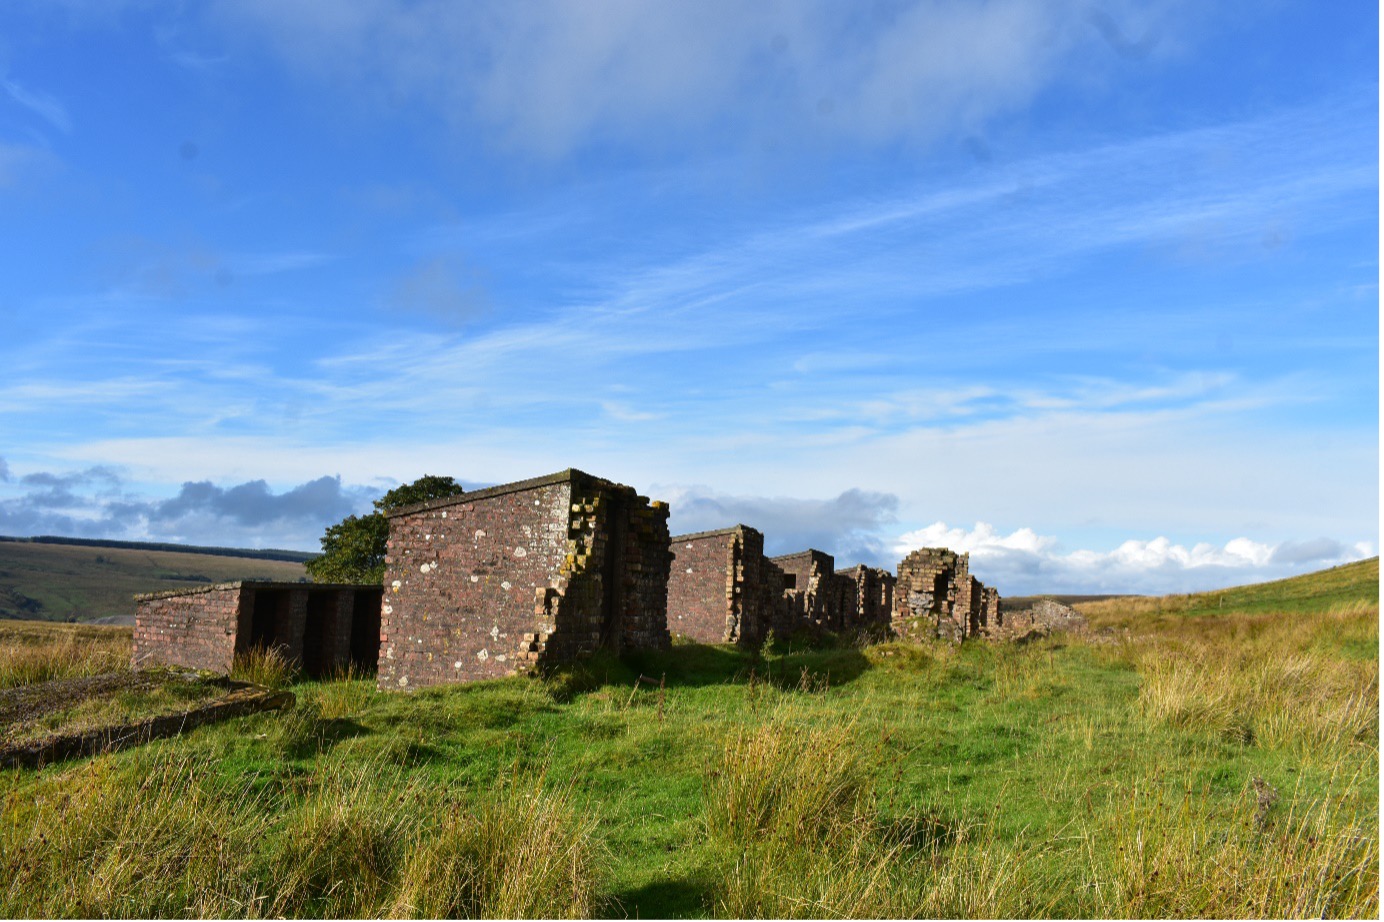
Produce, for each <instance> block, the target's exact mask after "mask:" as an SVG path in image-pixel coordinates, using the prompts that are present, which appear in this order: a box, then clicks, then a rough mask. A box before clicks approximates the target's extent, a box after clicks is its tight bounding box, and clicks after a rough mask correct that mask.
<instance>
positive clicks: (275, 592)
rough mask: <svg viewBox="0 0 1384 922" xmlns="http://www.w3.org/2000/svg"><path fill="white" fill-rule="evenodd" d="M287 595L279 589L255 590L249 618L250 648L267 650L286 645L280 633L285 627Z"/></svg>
mask: <svg viewBox="0 0 1384 922" xmlns="http://www.w3.org/2000/svg"><path fill="white" fill-rule="evenodd" d="M287 609H288V593H287V592H284V591H283V590H281V589H258V590H255V607H254V611H253V614H252V615H251V616H250V646H251V647H259V648H260V649H262V650H268V649H269V648H270V647H275V646H280V647H285V646H287V645H288V638H287V637H285V636H284V635H283V633H282V628H283V627H287V624H286V622H287V620H288V619H287V617H285V616H286V614H287Z"/></svg>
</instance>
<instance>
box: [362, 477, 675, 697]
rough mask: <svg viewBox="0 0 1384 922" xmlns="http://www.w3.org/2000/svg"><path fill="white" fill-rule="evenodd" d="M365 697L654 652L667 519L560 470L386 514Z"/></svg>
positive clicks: (663, 642) (597, 481)
mask: <svg viewBox="0 0 1384 922" xmlns="http://www.w3.org/2000/svg"><path fill="white" fill-rule="evenodd" d="M388 517H389V524H390V530H389V552H388V555H387V556H386V558H385V587H384V588H385V598H384V603H383V605H382V607H381V630H380V658H379V674H378V684H379V687H380V688H381V689H395V690H411V689H414V688H420V687H426V686H430V685H439V684H446V683H453V682H469V681H475V680H478V679H487V678H499V677H501V676H505V675H513V674H516V673H520V672H528V671H531V670H533V669H537V668H544V667H546V666H549V665H554V664H558V663H563V662H570V661H572V660H574V659H578V658H580V657H583V656H587V655H590V654H591V653H593V652H595V651H596V650H597V649H599V648H601V647H605V648H608V649H613V650H617V651H618V650H626V649H635V650H637V649H663V648H666V647H667V646H668V645H669V644H670V642H671V639H670V636H669V633H668V623H667V607H668V595H667V591H668V570H669V562H670V560H671V554H670V552H669V549H668V506H667V504H666V503H661V502H650V500H649V499H648V498H647V497H644V496H640V495H639V494H638V493H637V492H636V491H635V490H634V489H633V488H632V487H628V486H625V485H623V484H618V483H614V482H613V481H609V480H605V479H602V478H599V477H594V476H592V475H590V474H587V473H585V472H583V471H579V470H576V469H573V468H569V469H567V470H565V471H560V472H558V473H556V474H550V475H548V476H546V477H535V478H531V479H529V480H521V481H517V482H515V483H510V484H503V485H501V486H497V487H490V488H488V489H484V490H474V491H471V492H469V493H462V494H458V495H455V496H449V497H443V498H440V499H434V500H429V501H427V502H423V503H415V504H413V505H411V506H406V507H402V508H400V509H396V510H393V511H391V512H390V513H389V516H388Z"/></svg>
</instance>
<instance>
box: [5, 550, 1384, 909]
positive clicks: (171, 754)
mask: <svg viewBox="0 0 1384 922" xmlns="http://www.w3.org/2000/svg"><path fill="white" fill-rule="evenodd" d="M1342 569H1343V570H1344V572H1342V571H1339V570H1338V571H1328V574H1325V575H1315V576H1313V577H1311V578H1303V580H1304V581H1302V582H1298V581H1290V582H1288V583H1285V584H1280V585H1279V586H1278V588H1277V589H1275V590H1272V591H1274V592H1278V593H1280V594H1281V596H1282V598H1283V599H1284V602H1283V607H1282V609H1281V610H1278V609H1275V608H1274V606H1273V604H1272V602H1271V601H1270V600H1269V599H1268V597H1267V596H1266V595H1265V592H1266V591H1267V590H1263V589H1261V588H1259V587H1249V588H1246V589H1243V590H1234V591H1228V592H1227V593H1225V596H1226V598H1227V602H1226V603H1225V605H1223V606H1222V605H1217V607H1216V608H1215V610H1214V611H1211V610H1208V609H1205V608H1198V607H1195V606H1192V607H1187V606H1185V605H1184V606H1183V607H1181V608H1178V607H1177V606H1178V604H1179V603H1177V602H1176V601H1174V599H1184V597H1180V596H1179V597H1174V599H1169V600H1163V601H1162V602H1161V603H1157V602H1156V600H1144V599H1122V600H1111V601H1108V602H1100V603H1092V606H1091V607H1093V608H1094V609H1095V610H1094V611H1093V612H1092V613H1090V614H1089V615H1088V617H1090V618H1091V619H1092V621H1093V623H1094V625H1095V630H1093V631H1092V632H1091V633H1090V634H1089V635H1086V636H1079V637H1078V636H1054V637H1051V638H1048V639H1045V640H1040V641H1037V642H1034V643H1031V644H1028V645H1026V646H1023V647H1015V646H1002V645H989V644H985V643H969V644H967V645H964V646H962V647H960V648H952V647H947V646H942V645H929V646H910V645H904V644H882V645H877V646H872V647H867V648H863V649H851V648H843V649H809V648H802V649H799V648H797V647H793V646H787V645H786V646H785V647H784V648H783V649H781V650H780V651H778V652H772V653H769V654H766V655H764V656H762V657H757V656H753V655H750V654H748V653H744V652H741V651H738V650H735V649H733V648H728V647H707V646H699V645H678V646H676V647H674V648H673V649H672V650H671V651H669V652H667V653H663V654H646V655H640V656H634V657H627V658H625V659H615V658H610V657H603V658H598V659H596V660H593V661H590V662H588V663H585V664H583V665H581V666H579V667H575V668H573V669H571V670H568V671H565V672H563V673H561V674H559V675H556V676H553V677H551V678H550V679H548V680H546V681H536V680H524V679H512V680H502V681H493V682H483V683H477V684H475V685H470V686H461V687H453V688H447V689H435V690H426V691H421V692H417V693H415V694H412V695H397V694H379V693H376V692H374V691H373V683H372V681H371V680H370V679H369V678H366V677H347V678H344V679H341V680H337V681H332V682H306V681H299V682H297V683H296V684H295V685H293V690H294V691H295V693H296V694H297V695H298V699H299V706H298V708H297V709H296V710H295V711H293V712H291V713H287V714H261V715H255V716H252V717H248V718H244V719H241V720H237V721H233V722H231V723H228V724H225V725H221V726H216V727H204V728H201V729H198V730H196V731H194V732H192V733H189V734H187V735H185V736H184V737H182V738H180V739H176V740H166V741H160V742H156V743H153V744H150V745H149V746H146V747H143V748H141V749H138V750H131V751H127V752H123V753H118V754H115V755H111V756H104V757H99V758H95V759H91V760H86V761H81V762H75V763H71V764H69V765H67V766H59V767H50V768H47V769H44V770H42V771H39V772H32V771H12V772H8V773H5V774H4V775H2V776H0V802H3V804H4V806H3V813H0V881H5V880H8V881H10V883H9V884H8V885H6V884H4V883H0V915H10V916H14V915H53V914H68V915H71V914H99V915H111V914H135V915H154V916H158V915H208V914H214V915H228V916H242V915H274V914H287V915H324V916H340V915H357V916H375V915H400V914H401V915H448V914H469V915H475V914H483V915H484V914H489V915H555V916H561V915H591V914H594V915H606V916H636V915H638V916H646V917H647V916H664V917H679V916H708V915H714V916H742V915H744V916H786V917H794V916H817V917H821V916H884V917H898V916H918V915H922V916H956V917H970V916H987V917H1014V916H1078V917H1087V916H1098V917H1107V916H1112V917H1131V916H1144V917H1161V916H1214V917H1229V916H1237V917H1238V916H1302V915H1320V914H1325V915H1363V916H1370V917H1374V916H1377V909H1378V860H1379V852H1378V841H1379V832H1378V810H1379V804H1378V790H1379V787H1378V781H1379V769H1378V710H1379V693H1378V679H1377V661H1378V660H1377V657H1378V603H1377V596H1378V582H1377V580H1378V576H1377V573H1378V570H1377V563H1375V564H1374V566H1373V568H1371V567H1369V566H1357V567H1355V568H1353V569H1345V568H1342ZM1313 587H1315V588H1313ZM1232 592H1234V593H1240V594H1239V595H1234V596H1232ZM1313 592H1319V593H1320V594H1319V595H1316V596H1314V595H1313ZM1212 595H1214V594H1212ZM1232 598H1233V599H1238V600H1239V601H1231V599H1232ZM1236 605H1242V606H1243V607H1240V608H1236V607H1235V606H1236ZM1160 606H1161V607H1160ZM1083 607H1085V606H1083ZM640 675H644V676H652V677H653V678H655V679H658V678H660V677H664V679H665V683H666V691H665V692H664V694H663V697H662V707H661V708H660V704H659V702H660V695H659V689H658V688H657V687H656V686H650V685H648V684H647V683H640V682H638V678H639V676H640ZM175 802H176V803H175ZM151 880H158V881H159V885H158V886H152V885H151V884H149V883H148V881H151ZM540 897H541V902H539V903H535V902H525V901H526V900H538V899H540Z"/></svg>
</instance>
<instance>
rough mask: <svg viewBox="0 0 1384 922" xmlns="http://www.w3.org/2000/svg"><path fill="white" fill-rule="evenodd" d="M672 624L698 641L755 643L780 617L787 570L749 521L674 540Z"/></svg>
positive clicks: (670, 598)
mask: <svg viewBox="0 0 1384 922" xmlns="http://www.w3.org/2000/svg"><path fill="white" fill-rule="evenodd" d="M671 545H672V551H673V566H672V572H671V573H670V574H669V576H668V629H669V630H670V631H672V632H674V633H677V634H681V635H682V636H684V637H689V638H691V639H692V640H696V641H698V642H700V643H738V644H742V645H745V646H757V645H758V644H760V643H762V642H763V640H764V637H765V635H767V634H768V632H769V631H770V630H772V629H773V627H774V625H775V623H776V622H778V621H780V620H781V619H782V614H781V609H782V607H783V585H784V577H783V571H782V570H780V569H779V568H778V566H777V565H775V564H774V563H773V562H772V561H770V560H769V559H768V558H767V557H765V556H764V536H763V535H762V534H760V533H759V532H758V531H756V530H755V529H753V528H750V527H749V526H748V525H736V526H734V527H732V528H723V529H720V530H718V531H702V532H697V533H695V534H690V535H679V536H677V537H675V538H673V539H672V542H671Z"/></svg>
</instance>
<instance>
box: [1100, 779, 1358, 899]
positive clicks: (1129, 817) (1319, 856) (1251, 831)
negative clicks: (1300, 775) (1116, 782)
mask: <svg viewBox="0 0 1384 922" xmlns="http://www.w3.org/2000/svg"><path fill="white" fill-rule="evenodd" d="M1362 780H1364V779H1361V778H1358V777H1356V778H1343V779H1340V783H1339V785H1336V784H1333V789H1335V790H1349V789H1351V788H1352V787H1354V786H1355V785H1356V784H1358V783H1361V782H1362ZM1115 796H1116V797H1117V798H1118V801H1117V802H1113V803H1112V804H1111V805H1110V807H1111V809H1110V810H1109V811H1108V812H1107V814H1106V815H1107V817H1108V820H1107V822H1106V823H1105V824H1104V827H1103V828H1100V829H1097V830H1093V832H1094V833H1096V834H1094V835H1091V836H1090V837H1089V838H1088V839H1087V848H1088V851H1087V860H1088V863H1089V867H1090V869H1091V870H1090V878H1089V880H1088V882H1087V883H1086V885H1085V886H1086V888H1087V892H1088V893H1089V896H1088V897H1087V898H1086V900H1085V901H1084V908H1087V909H1088V910H1089V911H1088V914H1089V915H1092V916H1096V917H1107V918H1180V917H1181V918H1187V917H1201V918H1207V917H1209V918H1239V919H1246V918H1248V919H1253V918H1303V917H1312V918H1358V917H1365V918H1375V917H1377V914H1378V906H1379V838H1378V824H1377V823H1376V822H1372V821H1371V820H1370V819H1369V818H1366V817H1361V816H1359V815H1356V814H1353V813H1351V811H1350V809H1349V808H1348V807H1347V805H1346V804H1345V802H1344V799H1343V798H1342V797H1341V796H1339V795H1338V794H1328V795H1327V796H1325V797H1317V798H1313V797H1310V796H1308V795H1307V794H1306V793H1305V792H1303V791H1302V790H1301V789H1300V788H1298V789H1295V790H1293V791H1290V792H1287V794H1286V795H1284V794H1280V792H1278V791H1277V790H1275V789H1274V788H1273V787H1272V786H1271V785H1268V784H1267V782H1265V781H1263V780H1262V779H1258V778H1255V779H1250V780H1248V781H1247V782H1246V784H1245V788H1244V790H1243V791H1242V793H1241V797H1240V799H1239V801H1238V802H1237V803H1236V804H1234V805H1233V807H1231V808H1229V809H1225V808H1219V809H1218V808H1215V807H1212V806H1210V804H1211V798H1210V797H1209V796H1208V792H1206V791H1204V790H1194V789H1193V788H1191V787H1190V786H1189V787H1185V788H1184V789H1183V791H1182V792H1181V793H1180V795H1179V796H1176V797H1171V798H1170V797H1169V796H1168V795H1167V794H1166V792H1165V788H1164V786H1163V785H1161V784H1159V783H1157V782H1156V781H1155V782H1153V783H1151V784H1147V785H1145V786H1144V787H1143V788H1142V789H1141V788H1140V787H1139V786H1137V785H1136V787H1135V788H1134V789H1133V790H1132V791H1120V792H1118V793H1117V795H1115Z"/></svg>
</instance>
